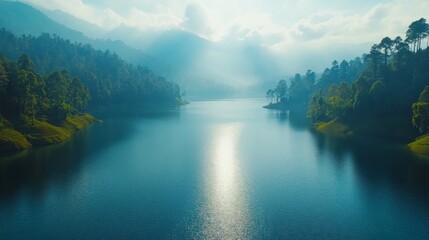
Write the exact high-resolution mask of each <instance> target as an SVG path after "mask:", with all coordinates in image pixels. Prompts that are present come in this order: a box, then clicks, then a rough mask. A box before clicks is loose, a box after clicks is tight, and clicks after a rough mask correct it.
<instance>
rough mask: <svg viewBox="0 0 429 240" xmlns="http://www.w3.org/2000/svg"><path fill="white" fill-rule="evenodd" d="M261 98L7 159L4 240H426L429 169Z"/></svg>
mask: <svg viewBox="0 0 429 240" xmlns="http://www.w3.org/2000/svg"><path fill="white" fill-rule="evenodd" d="M264 104H266V102H265V100H264V99H237V100H217V101H200V102H192V103H191V104H189V105H187V106H183V107H181V108H180V109H165V110H156V111H148V110H146V111H141V110H139V109H132V110H130V109H128V110H115V111H111V112H110V113H98V114H95V115H96V117H98V118H100V119H102V120H103V121H104V123H102V124H98V125H93V126H91V127H88V128H87V129H84V130H82V131H80V132H79V133H77V134H76V135H75V136H74V137H73V138H72V139H71V140H69V141H67V142H66V143H63V144H59V145H54V146H49V147H43V148H38V149H33V150H30V151H28V152H25V153H20V154H18V155H15V156H3V157H2V158H1V159H0V236H1V237H0V238H1V239H428V238H429V160H428V159H426V158H421V157H416V156H414V155H412V154H410V153H409V152H408V151H407V150H406V149H405V148H404V147H402V146H401V145H400V144H398V143H396V142H395V141H390V140H385V139H374V138H365V137H349V138H341V137H330V136H326V135H323V134H320V133H317V132H314V131H313V130H312V129H311V127H310V124H309V123H308V122H307V121H306V119H305V118H304V117H302V116H300V114H294V113H293V112H292V113H289V112H280V111H276V110H267V109H263V108H262V107H261V106H262V105H264Z"/></svg>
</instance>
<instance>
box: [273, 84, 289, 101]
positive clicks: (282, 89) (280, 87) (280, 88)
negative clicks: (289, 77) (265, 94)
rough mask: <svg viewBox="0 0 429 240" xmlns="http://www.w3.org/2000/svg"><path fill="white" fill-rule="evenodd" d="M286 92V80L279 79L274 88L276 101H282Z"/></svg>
mask: <svg viewBox="0 0 429 240" xmlns="http://www.w3.org/2000/svg"><path fill="white" fill-rule="evenodd" d="M286 94H287V83H286V80H283V79H282V80H280V81H279V83H278V84H277V87H276V89H275V95H276V97H277V98H276V102H279V100H280V102H282V101H283V99H284V98H286Z"/></svg>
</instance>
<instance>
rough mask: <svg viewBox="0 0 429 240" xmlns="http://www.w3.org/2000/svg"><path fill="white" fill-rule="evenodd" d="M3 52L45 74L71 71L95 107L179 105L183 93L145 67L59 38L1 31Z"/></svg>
mask: <svg viewBox="0 0 429 240" xmlns="http://www.w3.org/2000/svg"><path fill="white" fill-rule="evenodd" d="M0 52H2V53H3V54H4V55H5V56H6V57H7V58H9V59H12V60H13V59H17V58H18V57H19V55H20V54H22V53H26V54H28V56H30V57H31V59H33V61H34V63H35V66H36V68H35V69H36V70H37V71H38V72H40V73H42V74H47V73H49V72H53V71H61V70H63V69H65V70H67V71H68V72H69V73H70V75H72V76H76V77H78V78H79V79H81V80H82V82H83V83H84V84H85V86H86V87H87V88H88V90H89V92H90V95H91V101H90V103H89V104H91V105H108V104H111V103H118V104H120V103H126V104H141V103H169V104H174V103H177V101H178V99H180V89H179V87H178V86H177V84H174V83H172V82H169V81H167V80H166V79H164V78H163V77H160V76H158V75H156V74H154V73H153V72H151V71H149V70H147V69H146V68H144V67H140V66H137V67H136V66H133V65H131V64H129V63H127V62H125V61H123V60H122V59H120V58H119V57H118V56H117V55H116V54H115V53H111V52H109V51H99V50H94V49H93V48H92V47H91V46H90V45H87V44H86V45H84V44H81V43H71V42H70V41H69V40H64V39H61V38H59V37H58V36H55V35H54V36H50V35H49V34H42V35H41V36H39V37H33V36H25V35H24V36H21V37H16V36H14V35H13V34H12V33H10V32H8V31H6V30H4V29H3V30H0Z"/></svg>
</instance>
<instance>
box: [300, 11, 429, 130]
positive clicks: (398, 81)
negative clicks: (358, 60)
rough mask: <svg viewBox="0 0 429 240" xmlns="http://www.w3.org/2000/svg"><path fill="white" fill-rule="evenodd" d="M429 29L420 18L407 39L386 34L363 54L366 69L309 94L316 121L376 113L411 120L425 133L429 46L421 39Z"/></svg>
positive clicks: (383, 117)
mask: <svg viewBox="0 0 429 240" xmlns="http://www.w3.org/2000/svg"><path fill="white" fill-rule="evenodd" d="M428 34H429V25H428V24H427V23H426V20H425V19H423V18H422V19H420V20H418V21H415V22H413V23H412V24H411V25H410V26H409V29H408V31H407V33H406V36H407V37H406V39H405V40H402V39H401V37H396V38H395V39H391V38H389V37H385V38H383V39H382V40H381V42H380V43H379V44H375V45H373V46H372V48H371V51H370V53H369V54H367V55H365V62H366V64H365V68H364V71H363V73H362V74H361V75H360V76H359V77H358V78H357V79H356V80H355V81H353V82H352V83H351V84H347V83H341V84H339V85H337V84H332V85H330V86H329V88H328V90H327V91H323V90H319V91H318V92H317V93H316V94H315V95H314V96H313V97H312V98H311V101H310V106H309V111H308V116H309V117H310V118H311V119H312V121H314V122H320V121H330V120H334V119H341V120H342V121H345V122H350V121H354V122H356V121H357V120H359V121H360V122H363V123H365V122H366V121H369V120H373V119H378V120H379V121H380V122H383V121H386V122H385V124H388V122H387V121H388V120H390V119H395V120H396V121H397V122H398V125H397V127H399V126H402V127H403V128H407V126H409V125H411V123H413V124H414V126H415V127H417V128H419V130H420V131H421V133H425V132H426V131H427V127H428V125H427V120H424V119H428V117H429V115H428V113H429V111H428V110H429V108H428V107H427V105H425V104H422V103H421V102H425V101H426V97H425V96H422V97H420V100H419V96H420V94H421V92H422V91H423V90H424V89H425V86H427V85H429V68H428V66H429V49H428V48H427V45H426V43H425V41H423V40H424V39H425V37H427V36H428ZM424 45H426V46H425V47H424ZM423 95H425V94H423ZM417 101H419V102H420V103H419V104H414V105H413V103H415V102H417ZM412 119H413V120H412ZM390 122H391V121H390ZM399 124H400V125H399ZM391 130H392V131H393V130H394V129H391Z"/></svg>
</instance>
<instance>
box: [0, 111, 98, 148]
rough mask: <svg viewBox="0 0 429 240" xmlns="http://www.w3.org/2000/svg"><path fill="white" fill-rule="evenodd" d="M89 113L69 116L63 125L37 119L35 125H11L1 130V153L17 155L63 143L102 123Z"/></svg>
mask: <svg viewBox="0 0 429 240" xmlns="http://www.w3.org/2000/svg"><path fill="white" fill-rule="evenodd" d="M101 122H102V121H101V120H98V119H96V118H95V117H93V116H92V115H90V114H88V113H78V114H75V115H72V116H68V117H67V118H66V119H65V120H64V121H63V122H62V123H61V124H52V123H49V122H47V121H43V120H40V119H36V120H35V121H34V124H28V123H27V124H10V125H9V126H6V127H4V128H3V129H0V152H2V153H17V152H22V151H25V150H28V149H30V148H34V147H39V146H46V145H52V144H57V143H62V142H65V141H67V140H68V139H70V137H71V136H72V135H73V134H74V133H75V132H77V131H79V130H81V129H83V128H85V127H87V126H89V125H91V124H93V123H101Z"/></svg>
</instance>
